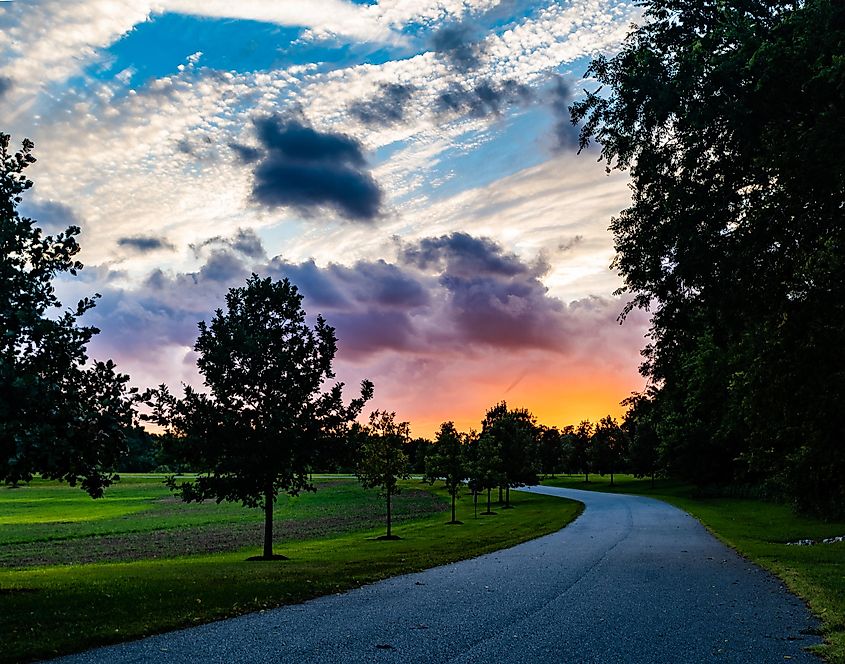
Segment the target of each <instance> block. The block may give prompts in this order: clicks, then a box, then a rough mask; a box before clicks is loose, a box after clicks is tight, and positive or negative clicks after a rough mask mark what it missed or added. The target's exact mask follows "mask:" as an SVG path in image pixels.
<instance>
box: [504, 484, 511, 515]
mask: <svg viewBox="0 0 845 664" xmlns="http://www.w3.org/2000/svg"><path fill="white" fill-rule="evenodd" d="M510 506H511V488H510V487H509V486H507V487H505V507H506V508H508V509H510Z"/></svg>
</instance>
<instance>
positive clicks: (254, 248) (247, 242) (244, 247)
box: [189, 228, 266, 258]
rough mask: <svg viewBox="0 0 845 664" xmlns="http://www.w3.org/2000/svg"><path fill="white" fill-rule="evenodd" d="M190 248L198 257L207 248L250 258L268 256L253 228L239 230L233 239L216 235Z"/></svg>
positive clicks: (191, 245)
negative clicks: (223, 250)
mask: <svg viewBox="0 0 845 664" xmlns="http://www.w3.org/2000/svg"><path fill="white" fill-rule="evenodd" d="M189 246H190V247H191V250H192V251H193V252H194V256H196V257H199V256H200V255H201V254H202V253H203V250H204V249H206V248H212V249H216V250H219V249H231V250H233V251H236V252H238V253H240V254H243V255H244V256H247V257H249V258H264V257H265V256H266V253H265V251H264V245H263V244H262V243H261V238H259V237H258V235H256V233H255V231H254V230H252V229H251V228H246V229H244V228H239V229H238V230H237V231H236V232H235V234H234V235H233V236H231V237H223V236H222V235H215V236H214V237H210V238H208V239H207V240H203V241H202V242H196V243H192V244H190V245H189Z"/></svg>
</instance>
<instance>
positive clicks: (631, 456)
mask: <svg viewBox="0 0 845 664" xmlns="http://www.w3.org/2000/svg"><path fill="white" fill-rule="evenodd" d="M622 405H623V406H627V407H628V410H627V411H626V413H625V419H624V420H623V422H622V430H623V431H624V432H625V435H626V436H627V437H628V465H629V466H630V469H631V472H632V473H633V475H634V477H650V478H651V486H652V488H654V479H655V476H656V475H657V469H658V464H659V461H660V454H659V448H658V443H659V440H658V438H657V432H656V431H655V430H654V425H653V424H652V420H651V415H652V410H653V408H654V402H653V401H652V400H650V399H649V398H648V397H647V396H646V395H644V394H632V395H631V396H630V397H628V398H626V399H625V400H623V401H622Z"/></svg>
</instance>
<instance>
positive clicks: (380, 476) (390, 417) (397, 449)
mask: <svg viewBox="0 0 845 664" xmlns="http://www.w3.org/2000/svg"><path fill="white" fill-rule="evenodd" d="M410 439H411V429H410V425H409V424H408V423H407V422H397V421H396V413H389V412H387V411H379V410H375V411H373V412H372V413H370V421H369V424H368V425H367V427H366V428H365V429H364V430H363V443H362V445H361V448H360V450H359V456H358V468H357V470H356V474H357V475H358V480H359V481H360V482H361V485H362V486H363V487H364V488H365V489H377V490H378V492H379V496H381V497H383V498H385V499H386V501H387V538H388V539H394V538H395V535H393V532H392V530H391V497H392V496H395V495H396V494H398V493H399V492H400V488H399V480H403V479H407V478H408V476H409V475H408V455H407V454H405V447H406V446H407V444H408V441H410Z"/></svg>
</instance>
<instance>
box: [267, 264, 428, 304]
mask: <svg viewBox="0 0 845 664" xmlns="http://www.w3.org/2000/svg"><path fill="white" fill-rule="evenodd" d="M270 268H271V269H272V270H273V271H274V272H275V273H277V274H278V275H279V276H284V277H287V278H289V279H290V280H291V281H292V282H293V283H295V284H296V285H297V286H298V287H299V289H300V290H301V291H302V293H303V294H304V295H305V296H306V297H307V298H308V299H309V300H311V301H313V302H314V303H315V304H317V305H318V306H328V307H331V308H334V309H336V310H351V309H354V308H356V307H358V306H360V305H364V306H366V307H368V308H372V307H377V308H379V309H405V310H408V309H416V308H418V307H424V306H426V305H427V304H428V303H429V295H428V291H427V289H426V286H425V285H424V284H422V283H421V282H420V280H419V278H418V276H417V275H414V274H411V273H410V272H408V271H407V270H405V269H403V268H402V267H400V266H398V265H393V264H391V263H387V262H386V261H383V260H378V261H358V262H357V263H355V264H354V265H352V266H345V265H338V264H336V263H329V264H328V265H327V266H326V267H318V266H317V265H316V263H314V261H313V260H310V261H305V262H303V263H289V262H287V261H283V260H281V259H279V258H275V259H273V260H272V261H271V262H270Z"/></svg>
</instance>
